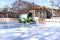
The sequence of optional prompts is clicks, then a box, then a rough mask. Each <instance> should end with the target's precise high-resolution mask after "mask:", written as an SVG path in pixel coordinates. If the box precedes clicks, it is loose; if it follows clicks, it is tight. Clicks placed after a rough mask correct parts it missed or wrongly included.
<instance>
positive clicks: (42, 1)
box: [0, 0, 50, 8]
mask: <svg viewBox="0 0 60 40" xmlns="http://www.w3.org/2000/svg"><path fill="white" fill-rule="evenodd" d="M14 1H15V0H0V8H3V7H4V6H5V5H8V6H10V5H11V4H12V3H13V2H14ZM25 1H28V2H34V3H35V4H38V5H41V6H47V7H49V6H50V3H49V1H50V0H25Z"/></svg>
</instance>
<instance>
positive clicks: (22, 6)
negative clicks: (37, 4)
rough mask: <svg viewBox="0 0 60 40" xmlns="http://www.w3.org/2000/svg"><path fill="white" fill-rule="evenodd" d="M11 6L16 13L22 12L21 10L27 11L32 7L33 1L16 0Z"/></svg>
mask: <svg viewBox="0 0 60 40" xmlns="http://www.w3.org/2000/svg"><path fill="white" fill-rule="evenodd" d="M12 6H13V7H12V9H13V10H15V12H16V11H17V13H22V12H28V11H29V10H30V9H33V7H34V3H29V2H27V1H23V0H16V1H15V2H14V3H13V4H12Z"/></svg>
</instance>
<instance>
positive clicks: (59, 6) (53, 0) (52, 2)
mask: <svg viewBox="0 0 60 40" xmlns="http://www.w3.org/2000/svg"><path fill="white" fill-rule="evenodd" d="M56 1H57V2H56ZM50 3H51V6H55V7H58V9H60V0H50Z"/></svg>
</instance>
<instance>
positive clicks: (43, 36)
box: [0, 22, 60, 40]
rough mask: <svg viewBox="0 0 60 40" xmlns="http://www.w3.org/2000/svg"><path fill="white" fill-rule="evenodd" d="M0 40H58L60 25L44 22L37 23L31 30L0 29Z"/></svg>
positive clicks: (23, 28)
mask: <svg viewBox="0 0 60 40" xmlns="http://www.w3.org/2000/svg"><path fill="white" fill-rule="evenodd" d="M3 25H4V24H1V25H0V26H3ZM15 25H16V24H15ZM0 40H60V23H55V22H46V23H37V24H36V25H34V26H32V27H31V28H28V26H27V27H19V28H10V29H1V30H0Z"/></svg>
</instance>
